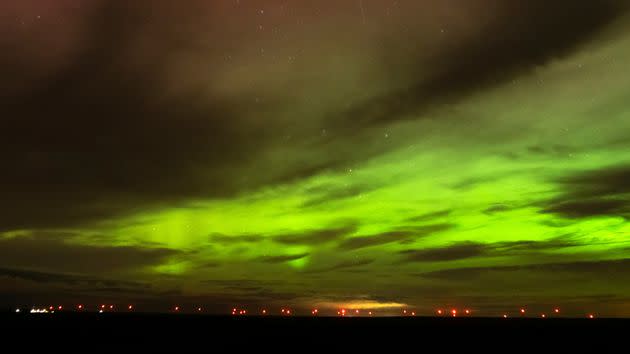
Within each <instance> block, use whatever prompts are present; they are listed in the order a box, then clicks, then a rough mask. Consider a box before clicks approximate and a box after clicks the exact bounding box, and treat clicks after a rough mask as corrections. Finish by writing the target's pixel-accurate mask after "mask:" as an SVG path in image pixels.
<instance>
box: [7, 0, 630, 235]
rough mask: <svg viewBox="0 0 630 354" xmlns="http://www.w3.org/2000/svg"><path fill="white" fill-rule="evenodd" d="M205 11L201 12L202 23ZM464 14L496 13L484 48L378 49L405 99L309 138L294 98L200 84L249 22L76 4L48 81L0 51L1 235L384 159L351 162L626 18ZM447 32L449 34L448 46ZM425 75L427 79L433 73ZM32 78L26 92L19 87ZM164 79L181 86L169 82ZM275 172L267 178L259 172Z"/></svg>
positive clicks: (610, 5) (531, 10)
mask: <svg viewBox="0 0 630 354" xmlns="http://www.w3.org/2000/svg"><path fill="white" fill-rule="evenodd" d="M204 4H206V5H204ZM204 6H210V10H211V11H208V9H207V8H205V9H206V11H198V10H199V9H202V8H204ZM241 6H243V7H246V8H247V9H250V7H251V9H252V10H254V9H255V5H251V6H250V5H248V4H242V5H241ZM400 6H404V7H403V8H406V7H408V8H409V11H408V13H424V12H425V11H423V10H426V9H427V8H430V6H431V4H423V3H417V2H408V3H404V4H403V3H401V4H400ZM462 6H467V9H469V10H470V11H471V13H477V14H485V13H486V12H488V11H485V10H487V9H492V13H493V16H490V17H488V18H486V19H484V21H482V22H481V23H480V24H479V25H478V27H479V28H481V30H480V31H479V32H478V33H476V32H475V33H474V34H472V35H467V36H462V35H461V34H458V35H455V36H454V37H450V36H445V40H444V41H441V43H443V44H442V45H441V46H438V47H436V48H431V52H430V54H429V55H427V53H426V52H425V49H424V47H423V46H422V45H417V46H412V47H413V48H423V50H415V49H414V50H406V49H404V48H408V47H409V45H408V43H409V42H414V43H422V38H415V37H414V36H413V35H411V34H406V35H404V36H402V37H401V36H400V33H399V32H400V31H397V32H396V33H399V35H397V36H395V37H401V39H398V40H397V41H395V42H394V44H392V45H393V47H391V48H390V47H387V46H385V47H383V48H381V49H380V50H377V53H376V55H374V58H375V59H376V63H375V64H377V65H376V66H377V67H379V66H382V67H389V68H395V69H396V73H395V74H396V75H398V76H401V77H407V78H409V79H408V80H407V81H408V82H407V83H406V84H405V85H404V87H403V88H400V89H398V88H396V89H393V90H388V91H386V92H385V93H383V94H381V95H377V96H376V97H368V98H366V100H364V101H361V100H358V102H357V103H355V104H351V105H350V107H346V106H345V105H341V107H340V106H338V105H331V106H330V107H325V108H323V109H322V110H321V111H322V113H321V115H322V116H328V118H321V119H320V118H312V117H311V118H312V121H310V122H305V124H304V126H306V127H308V128H307V129H305V128H302V127H300V126H296V125H295V124H294V122H293V121H292V120H288V119H286V117H285V113H286V112H287V111H290V110H291V108H292V104H294V103H295V97H293V95H294V93H293V92H288V93H285V94H279V93H276V92H263V91H260V90H257V88H256V86H255V85H252V86H251V88H249V89H242V90H236V91H235V92H233V93H229V94H227V93H225V92H216V90H213V87H212V85H211V84H209V83H212V82H214V79H215V78H218V77H221V75H223V68H224V67H225V60H226V55H227V56H231V54H226V53H239V52H241V51H245V49H246V48H247V47H248V44H249V43H259V42H258V41H259V38H257V37H256V35H246V34H245V31H236V30H234V28H242V26H227V25H225V24H226V22H227V23H229V24H233V23H231V22H229V21H228V19H232V18H233V19H240V20H243V21H248V22H249V18H248V17H247V16H248V15H247V16H246V15H243V14H247V13H248V12H242V13H241V12H239V13H238V14H237V13H234V16H231V15H226V13H229V11H243V10H242V9H238V10H237V9H231V8H230V7H228V6H224V5H222V4H210V5H208V3H207V2H192V3H190V4H188V6H185V7H176V6H173V5H172V4H169V3H168V2H162V1H161V2H152V3H151V4H148V3H144V2H138V3H134V4H130V3H126V2H111V1H104V2H100V1H92V2H90V4H89V6H88V5H86V8H89V9H90V11H87V10H86V11H83V12H78V11H77V12H76V13H75V12H73V13H72V14H75V16H79V15H76V14H80V16H83V17H85V18H82V21H75V22H79V23H81V24H82V27H77V28H79V29H80V31H78V32H79V34H78V35H77V36H76V38H75V40H74V41H73V42H72V46H71V47H72V48H71V50H70V49H68V50H65V51H63V53H64V55H65V56H63V57H60V58H55V59H56V61H58V62H59V63H63V65H61V64H60V65H56V66H54V67H48V66H46V65H45V63H46V62H47V61H49V59H50V58H49V57H51V56H54V55H53V54H51V53H44V55H42V56H41V58H39V59H38V58H37V57H36V56H33V52H35V53H38V52H37V50H38V49H37V48H38V45H39V43H38V42H37V41H35V40H33V39H32V38H31V39H30V41H29V40H27V39H28V38H24V40H20V41H17V40H16V41H3V42H2V43H0V44H1V45H2V47H1V48H0V49H4V50H2V52H3V53H5V55H3V57H2V60H1V61H0V76H2V77H3V80H6V82H10V83H14V85H8V87H9V88H8V89H3V90H2V91H1V92H0V103H1V104H2V107H3V126H2V129H1V130H0V142H1V149H0V157H1V158H2V161H3V164H4V165H3V173H2V174H0V194H1V195H2V196H3V205H5V207H3V208H2V213H0V225H2V226H1V227H0V230H15V229H25V228H45V227H55V226H67V225H69V224H72V225H82V224H85V223H90V222H93V221H98V220H103V219H110V218H113V217H116V216H120V215H126V214H129V213H133V212H136V211H140V210H143V211H145V210H147V209H149V208H157V207H162V206H164V205H170V206H172V205H174V204H177V203H185V202H186V201H187V200H190V199H195V198H225V197H232V196H235V195H239V194H242V193H246V192H248V191H252V190H256V189H258V188H261V187H264V186H268V185H275V184H279V183H287V182H291V181H295V180H299V179H303V178H306V177H309V176H312V175H314V174H318V173H322V172H324V171H330V170H333V169H340V168H341V167H344V166H348V165H350V164H351V163H352V162H354V161H362V160H364V159H365V158H366V157H369V156H371V155H374V154H378V153H382V152H383V149H388V148H387V147H384V146H379V147H378V148H370V146H366V147H365V149H363V150H364V151H363V152H361V153H357V152H356V149H350V148H347V147H346V145H345V144H346V143H347V144H349V146H352V144H356V143H357V141H356V140H355V139H354V137H356V136H357V134H359V133H361V132H364V131H365V130H366V129H369V127H370V125H371V124H366V123H376V124H381V123H385V122H389V121H392V120H397V119H403V118H409V117H411V116H418V115H417V114H412V113H418V112H422V111H425V110H426V109H428V108H431V107H435V106H436V105H440V104H444V103H449V102H452V101H453V100H456V99H459V98H461V97H465V96H466V95H468V94H470V93H471V92H478V91H479V90H481V89H483V88H485V87H489V86H492V85H495V84H500V83H503V82H505V81H506V80H509V79H511V78H513V77H515V76H518V75H519V74H522V73H525V72H528V70H531V69H532V68H534V67H536V66H539V65H543V64H545V63H547V62H548V61H550V60H552V59H554V58H556V57H559V56H562V55H564V54H566V53H568V52H570V51H571V50H574V49H575V48H577V47H578V46H579V45H580V44H581V43H584V42H585V41H586V40H588V39H589V38H590V37H591V36H592V35H593V34H595V33H596V32H597V31H598V30H600V29H601V28H603V27H604V26H605V25H606V24H608V23H610V22H611V21H613V20H614V19H615V18H617V17H618V16H620V15H621V14H622V13H623V11H622V10H624V9H625V4H623V3H622V2H619V1H613V0H604V1H598V2H596V3H595V2H576V1H568V0H560V1H554V2H553V3H550V2H548V1H543V0H533V1H532V0H527V1H526V0H519V1H511V2H509V3H505V4H500V5H499V4H496V3H495V2H493V1H489V0H476V1H473V2H470V3H467V4H466V5H462ZM148 7H150V8H151V11H147V8H148ZM346 10H347V9H346ZM355 11H356V9H354V8H352V12H353V13H354V12H355ZM208 13H209V14H210V15H209V16H210V17H209V18H204V16H205V15H207V14H208ZM252 13H255V11H252ZM68 14H69V13H68ZM201 14H204V15H201ZM230 14H231V13H230ZM235 21H236V20H235ZM18 22H19V21H18ZM60 22H62V23H63V22H65V21H60ZM68 22H72V21H68ZM409 22H410V23H412V24H413V23H414V21H411V20H410V21H409ZM202 24H203V26H202ZM401 27H403V28H404V25H401ZM451 27H453V28H454V27H455V26H451ZM55 29H58V28H56V27H55ZM419 32H420V33H423V34H424V35H426V33H425V32H423V31H419ZM452 32H455V31H454V30H453V29H452V28H449V27H448V26H447V28H446V33H447V34H450V33H452ZM16 33H17V31H16ZM199 33H203V36H201V35H199ZM254 33H255V32H254ZM407 33H413V31H409V32H407ZM471 33H473V32H471ZM1 34H2V38H3V39H6V38H9V36H8V35H7V34H8V33H4V32H3V33H1ZM54 34H55V32H51V34H49V36H54ZM42 35H44V38H47V37H46V36H45V35H46V34H45V33H43V34H42ZM35 37H36V38H39V37H40V36H35ZM157 38H159V40H156V39H157ZM227 38H229V39H227ZM340 40H341V39H340ZM299 42H300V43H301V42H302V41H299ZM389 42H391V41H385V43H389ZM205 43H212V45H207V44H205ZM235 43H243V48H240V47H238V46H236V47H235ZM338 44H339V45H340V46H344V43H343V42H340V43H338ZM25 48H26V49H25ZM16 49H18V50H16ZM489 53H491V54H492V55H489ZM403 54H404V55H403ZM234 55H235V56H236V54H234ZM191 58H198V59H197V60H198V62H195V61H194V60H192V59H191ZM200 58H203V59H200ZM397 58H404V59H397ZM427 58H430V59H429V60H428V62H426V61H427ZM461 58H466V60H461ZM185 59H191V61H192V62H193V63H192V64H191V65H187V66H186V67H191V68H192V69H190V70H194V71H195V75H191V74H189V75H183V74H180V71H182V68H181V67H182V65H181V63H182V62H183V61H184V60H185ZM42 67H46V68H48V69H47V70H48V71H45V70H44V69H41V68H42ZM427 67H430V68H432V69H431V71H430V72H428V73H427V72H426V68H427ZM42 70H44V71H43V72H42V73H41V74H40V75H37V77H36V79H35V78H33V77H31V76H29V75H28V73H31V72H36V71H37V72H39V71H42ZM260 71H261V72H262V71H264V70H260ZM173 77H177V78H179V79H180V80H179V81H178V80H175V81H176V82H172V81H173V80H172V78H173ZM200 77H203V78H206V79H205V80H206V81H205V82H203V81H201V82H200ZM296 80H301V78H298V79H296ZM180 81H183V83H182V82H180ZM17 83H20V85H17ZM178 84H180V85H179V86H181V87H179V86H178ZM317 84H319V85H323V86H324V87H326V85H327V83H324V84H322V83H316V84H314V85H317ZM14 86H15V87H14ZM17 86H19V88H16V87H17ZM208 86H210V88H209V87H208ZM265 87H266V86H265ZM171 91H173V92H171ZM357 96H360V95H357ZM323 112H331V113H329V114H328V113H323ZM320 120H321V121H320ZM306 123H308V124H306ZM320 125H321V126H325V127H330V131H334V132H335V135H334V141H335V143H334V144H331V143H330V142H331V140H330V139H333V137H332V136H333V135H332V134H331V135H330V136H329V137H316V138H314V137H313V136H312V130H316V131H319V129H317V128H319V126H320ZM311 129H312V130H311ZM393 146H394V145H392V147H393ZM279 149H287V150H289V151H296V153H295V157H287V158H283V159H282V164H278V163H277V162H278V161H277V158H275V157H270V156H275V155H274V154H272V153H271V152H277V151H279ZM300 151H301V153H300ZM331 152H334V153H331ZM305 156H309V157H310V158H305ZM270 165H273V166H275V168H272V169H265V170H266V173H259V171H260V170H261V168H263V166H270ZM156 176H159V178H156ZM361 191H362V189H361V188H359V189H356V188H349V189H343V188H339V189H337V190H332V191H330V192H329V193H324V194H322V195H320V196H314V197H313V199H312V200H310V201H307V202H306V204H305V206H317V205H321V204H323V203H326V202H327V201H328V200H329V199H343V198H349V197H352V196H355V195H357V194H359V193H361Z"/></svg>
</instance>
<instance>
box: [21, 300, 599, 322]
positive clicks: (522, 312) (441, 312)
mask: <svg viewBox="0 0 630 354" xmlns="http://www.w3.org/2000/svg"><path fill="white" fill-rule="evenodd" d="M85 309H86V307H85V306H84V305H83V304H78V305H76V310H77V311H84V310H85ZM97 309H98V313H103V312H105V311H106V310H109V311H114V305H111V304H110V305H106V304H101V305H100V306H99V307H98V308H97ZM195 309H196V311H197V312H202V311H203V308H202V307H196V308H195ZM55 310H57V311H62V310H63V305H57V306H53V305H50V306H49V307H47V308H32V309H31V310H30V313H54V312H55ZM127 310H128V311H133V310H134V306H133V305H128V306H127ZM180 310H181V307H180V306H175V307H173V312H180ZM15 312H16V313H20V312H21V309H19V308H17V309H16V310H15ZM260 313H261V314H262V315H267V314H268V313H269V312H268V311H267V309H262V310H261V312H260ZM280 313H281V315H282V316H290V315H291V310H290V309H288V308H282V309H281V312H280ZM364 313H365V314H367V315H368V316H372V311H367V312H364ZM402 313H403V315H404V316H416V311H411V310H407V309H403V311H402ZM436 313H437V315H438V316H443V315H450V316H451V317H457V316H458V314H461V313H463V314H465V315H466V316H470V315H471V314H472V311H471V310H470V309H464V310H462V311H461V312H458V310H457V309H451V310H450V311H448V310H446V311H445V310H443V309H437V310H436ZM518 313H519V314H520V315H521V316H525V314H526V313H527V310H526V308H525V307H521V308H519V310H518ZM346 314H352V315H355V316H360V315H361V311H360V310H359V309H354V310H346V309H345V308H342V309H339V310H338V311H337V315H338V316H341V317H345V316H346ZM554 314H555V315H558V314H560V309H559V308H558V307H555V308H553V309H552V315H554ZM232 315H241V316H243V315H247V310H245V309H239V308H233V309H232ZM311 315H313V316H317V315H319V309H317V308H314V309H312V310H311ZM501 317H502V318H508V317H509V314H508V313H504V314H503V315H502V316H501ZM539 317H540V318H547V317H548V314H547V313H541V314H540V315H539ZM586 317H587V318H589V319H594V318H595V315H594V314H592V313H588V314H587V315H586Z"/></svg>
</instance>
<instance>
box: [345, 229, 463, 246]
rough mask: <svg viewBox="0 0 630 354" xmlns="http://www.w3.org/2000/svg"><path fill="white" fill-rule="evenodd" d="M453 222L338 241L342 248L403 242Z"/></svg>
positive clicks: (430, 232) (439, 230)
mask: <svg viewBox="0 0 630 354" xmlns="http://www.w3.org/2000/svg"><path fill="white" fill-rule="evenodd" d="M453 227H454V225H453V224H433V225H423V226H415V227H412V228H408V229H406V230H399V231H389V232H383V233H380V234H374V235H367V236H356V237H350V238H347V239H345V240H343V241H342V242H340V243H339V248H341V249H343V250H355V249H360V248H366V247H373V246H378V245H384V244H388V243H392V242H401V243H405V242H407V241H413V240H414V239H417V238H422V237H426V236H429V235H431V234H433V233H437V232H441V231H445V230H448V229H451V228H453Z"/></svg>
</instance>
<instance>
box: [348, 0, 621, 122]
mask: <svg viewBox="0 0 630 354" xmlns="http://www.w3.org/2000/svg"><path fill="white" fill-rule="evenodd" d="M490 5H491V2H489V1H474V2H471V3H470V4H468V6H470V10H471V11H475V8H483V7H484V6H490ZM495 5H496V4H495ZM626 7H627V5H626V4H624V3H623V2H621V1H617V0H605V1H602V2H596V3H595V2H576V1H572V0H560V1H554V2H553V3H550V2H549V1H545V0H517V1H510V2H509V3H504V4H503V5H499V6H498V9H496V8H495V10H496V11H498V12H500V13H502V15H501V16H499V17H497V18H496V19H495V20H494V21H493V20H491V21H490V22H489V23H488V25H487V26H485V28H484V30H482V31H481V32H480V33H478V34H476V35H473V36H472V38H470V39H469V40H466V41H461V42H455V43H452V44H451V45H450V46H447V48H446V49H445V50H444V51H443V52H442V53H438V54H437V55H436V58H435V61H434V62H433V63H432V64H434V66H433V75H432V76H429V77H428V78H427V77H425V78H423V79H422V80H421V81H418V82H416V83H413V84H412V85H410V86H409V87H406V88H404V89H402V90H400V91H398V92H393V93H392V92H390V93H388V94H387V95H384V96H382V97H379V98H374V99H372V100H371V101H370V102H368V103H366V104H363V105H361V106H357V107H353V109H351V110H350V111H348V112H344V115H345V116H352V117H363V119H362V120H359V121H358V122H357V123H360V124H365V123H383V122H387V121H391V120H393V119H402V118H410V117H413V116H418V114H417V113H419V112H422V111H425V110H427V109H429V108H433V107H435V106H436V105H440V104H447V103H449V102H452V101H453V100H456V99H459V98H461V97H462V96H465V95H467V94H469V93H471V92H476V91H480V90H483V89H484V88H487V87H491V86H493V85H497V84H500V83H503V82H505V81H506V80H509V79H512V78H514V77H518V76H520V75H522V74H525V73H528V72H529V71H531V70H533V69H534V68H536V67H538V66H541V65H544V64H546V63H547V62H549V61H551V60H554V59H556V58H558V57H562V56H564V55H567V54H568V53H570V52H571V51H573V50H575V49H576V48H577V47H579V46H580V45H581V44H582V43H584V42H585V41H587V40H588V39H590V38H591V37H592V36H593V35H594V34H596V33H597V32H598V31H599V30H601V29H602V28H604V27H605V26H606V25H607V24H609V23H611V22H612V21H614V20H615V19H617V18H618V17H619V16H620V15H621V14H622V13H623V12H624V11H625V9H626ZM559 19H561V20H559ZM489 53H492V55H489ZM462 58H466V60H464V61H463V60H462ZM418 76H420V75H418ZM414 113H415V114H414Z"/></svg>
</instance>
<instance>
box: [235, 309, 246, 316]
mask: <svg viewBox="0 0 630 354" xmlns="http://www.w3.org/2000/svg"><path fill="white" fill-rule="evenodd" d="M232 315H233V316H236V315H241V316H243V315H247V310H245V309H237V308H236V307H235V308H233V309H232Z"/></svg>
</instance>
